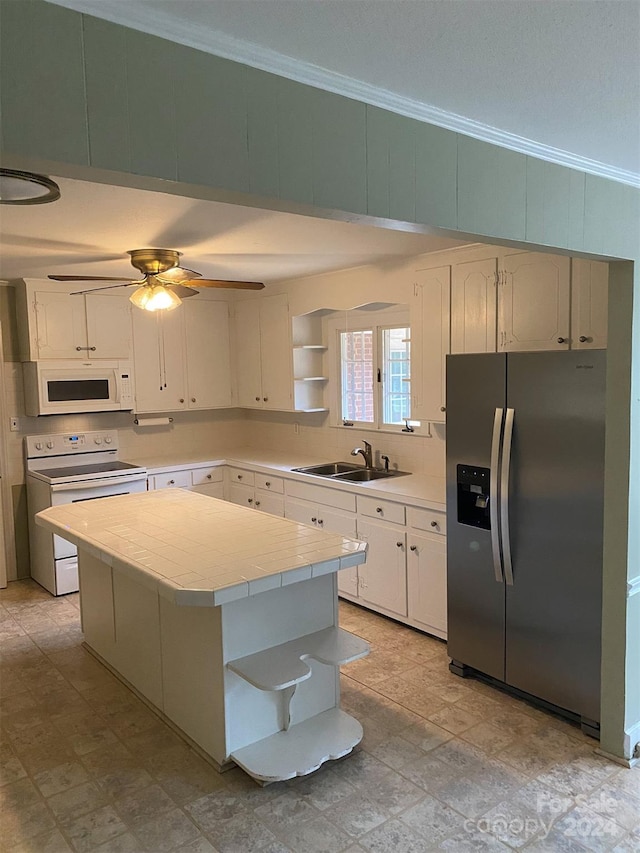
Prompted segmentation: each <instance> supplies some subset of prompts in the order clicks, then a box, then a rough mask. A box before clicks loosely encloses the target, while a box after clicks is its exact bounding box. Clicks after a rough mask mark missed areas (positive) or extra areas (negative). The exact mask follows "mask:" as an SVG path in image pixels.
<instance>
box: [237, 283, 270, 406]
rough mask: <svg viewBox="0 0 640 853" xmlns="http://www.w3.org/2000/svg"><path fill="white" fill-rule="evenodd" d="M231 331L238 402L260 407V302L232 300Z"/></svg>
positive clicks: (254, 300)
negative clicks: (233, 313)
mask: <svg viewBox="0 0 640 853" xmlns="http://www.w3.org/2000/svg"><path fill="white" fill-rule="evenodd" d="M234 333H235V334H234V350H235V363H236V392H237V402H238V405H239V406H244V407H246V408H254V409H255V408H262V406H263V402H262V382H261V368H260V306H259V304H258V300H257V299H248V300H246V301H242V302H237V303H236V304H235V317H234Z"/></svg>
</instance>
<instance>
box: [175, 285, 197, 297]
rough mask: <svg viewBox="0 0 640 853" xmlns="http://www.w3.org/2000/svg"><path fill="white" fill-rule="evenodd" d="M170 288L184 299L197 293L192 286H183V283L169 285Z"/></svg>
mask: <svg viewBox="0 0 640 853" xmlns="http://www.w3.org/2000/svg"><path fill="white" fill-rule="evenodd" d="M171 290H172V291H173V292H174V293H175V295H176V296H179V297H180V299H186V298H187V297H188V296H197V295H198V291H197V290H194V289H193V288H192V287H185V286H184V285H183V284H173V285H171Z"/></svg>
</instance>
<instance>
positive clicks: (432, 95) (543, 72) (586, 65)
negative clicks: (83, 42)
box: [50, 0, 640, 185]
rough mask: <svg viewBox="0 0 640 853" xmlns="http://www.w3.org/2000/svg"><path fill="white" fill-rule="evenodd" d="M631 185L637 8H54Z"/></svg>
mask: <svg viewBox="0 0 640 853" xmlns="http://www.w3.org/2000/svg"><path fill="white" fill-rule="evenodd" d="M50 2H57V3H59V4H60V5H64V6H68V7H71V8H75V9H79V10H82V11H88V12H89V13H90V14H94V15H97V16H98V17H103V18H107V19H109V20H113V21H117V22H120V23H123V24H125V25H127V26H131V27H135V28H138V29H141V30H145V31H147V32H152V33H155V34H156V35H161V36H164V37H165V38H170V39H173V40H174V41H179V42H182V43H185V44H190V45H192V46H194V47H198V48H200V49H202V50H209V51H210V52H212V53H216V54H219V55H222V56H228V57H230V58H233V59H237V60H239V61H240V62H245V63H247V64H250V65H255V66H257V67H261V68H266V69H267V70H271V71H274V72H275V73H280V74H284V75H285V76H288V77H293V78H295V79H299V80H303V81H305V82H310V83H311V84H313V85H317V86H319V87H320V88H325V89H330V90H333V91H340V92H344V93H345V94H347V95H350V96H352V97H356V98H359V99H360V100H364V101H368V102H370V103H378V104H380V105H382V106H386V107H389V108H391V109H394V110H395V111H397V112H401V113H405V114H408V115H414V116H416V117H419V118H424V119H425V120H427V121H432V122H433V123H435V124H440V125H442V126H445V127H451V128H453V129H455V130H460V131H461V132H463V133H468V134H470V135H472V136H477V137H479V138H484V139H487V140H489V141H495V142H497V143H498V144H503V145H506V146H507V147H510V148H514V149H516V150H522V151H526V152H530V153H533V154H535V155H536V156H540V157H542V158H543V159H548V160H552V161H555V162H562V163H565V164H567V165H575V166H577V167H578V168H582V169H584V170H585V171H589V172H595V173H598V174H603V175H608V176H610V177H613V178H614V179H618V180H622V181H625V182H627V183H634V184H638V185H640V2H638V0H597V2H594V1H593V0H132V1H131V2H128V3H125V2H122V0H50Z"/></svg>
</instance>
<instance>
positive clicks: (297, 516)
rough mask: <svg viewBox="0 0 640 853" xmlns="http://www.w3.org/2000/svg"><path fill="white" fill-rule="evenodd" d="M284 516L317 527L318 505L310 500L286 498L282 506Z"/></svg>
mask: <svg viewBox="0 0 640 853" xmlns="http://www.w3.org/2000/svg"><path fill="white" fill-rule="evenodd" d="M284 515H285V518H290V519H291V520H292V521H299V522H300V523H301V524H309V525H313V526H314V527H317V522H318V507H317V506H316V504H314V503H312V502H311V501H301V500H297V499H295V498H289V497H288V498H287V502H286V504H285V508H284Z"/></svg>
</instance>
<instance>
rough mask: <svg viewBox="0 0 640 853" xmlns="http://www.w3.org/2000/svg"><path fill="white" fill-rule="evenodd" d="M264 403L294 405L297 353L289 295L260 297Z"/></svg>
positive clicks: (281, 406)
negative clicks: (290, 322) (294, 363)
mask: <svg viewBox="0 0 640 853" xmlns="http://www.w3.org/2000/svg"><path fill="white" fill-rule="evenodd" d="M260 352H261V357H262V403H263V405H264V408H265V409H278V410H281V411H282V410H287V409H292V408H293V353H292V349H291V332H290V328H289V304H288V301H287V296H286V294H284V293H283V294H280V295H278V296H268V297H265V298H264V299H262V300H260Z"/></svg>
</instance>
